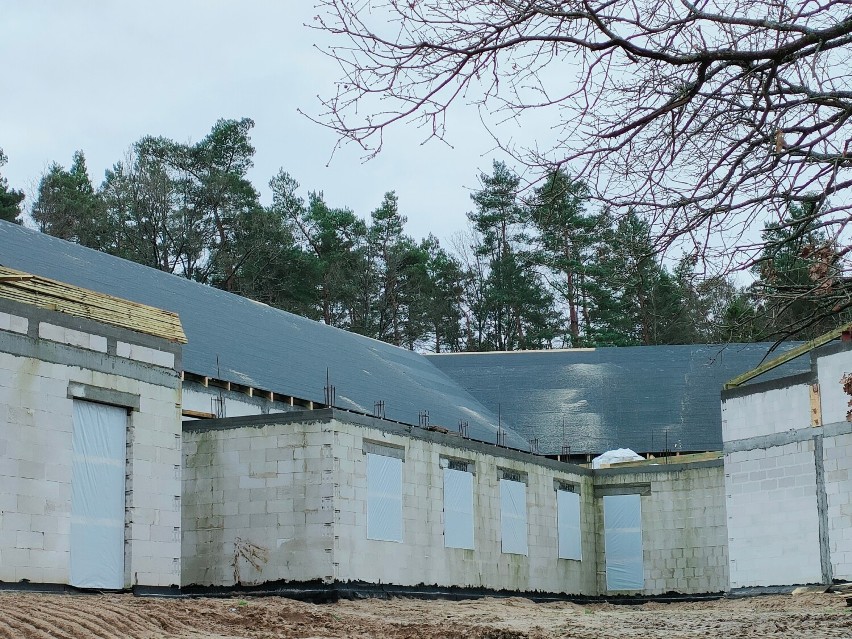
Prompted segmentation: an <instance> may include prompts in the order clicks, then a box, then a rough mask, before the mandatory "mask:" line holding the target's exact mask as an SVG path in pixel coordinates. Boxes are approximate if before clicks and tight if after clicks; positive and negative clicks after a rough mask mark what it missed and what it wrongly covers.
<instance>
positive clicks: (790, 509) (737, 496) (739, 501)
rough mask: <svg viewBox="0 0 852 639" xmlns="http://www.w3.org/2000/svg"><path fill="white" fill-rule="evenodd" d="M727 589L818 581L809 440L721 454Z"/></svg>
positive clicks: (816, 520) (814, 472)
mask: <svg viewBox="0 0 852 639" xmlns="http://www.w3.org/2000/svg"><path fill="white" fill-rule="evenodd" d="M725 493H726V508H727V518H728V554H729V569H730V585H731V588H744V587H756V586H783V585H792V584H807V583H818V582H820V581H821V580H822V572H821V567H820V566H821V564H820V544H819V516H818V512H817V497H816V469H815V464H814V442H813V441H812V440H806V441H803V442H795V443H791V444H786V445H783V446H774V447H769V448H757V449H753V450H745V451H738V452H730V453H727V454H726V455H725Z"/></svg>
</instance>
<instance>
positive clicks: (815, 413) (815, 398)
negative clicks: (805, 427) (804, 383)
mask: <svg viewBox="0 0 852 639" xmlns="http://www.w3.org/2000/svg"><path fill="white" fill-rule="evenodd" d="M808 398H809V399H810V402H811V426H822V401H821V399H820V394H819V384H818V383H813V384H811V385H810V389H809V391H808Z"/></svg>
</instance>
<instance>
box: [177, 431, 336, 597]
mask: <svg viewBox="0 0 852 639" xmlns="http://www.w3.org/2000/svg"><path fill="white" fill-rule="evenodd" d="M333 440H334V434H333V432H332V430H331V428H330V427H329V425H328V424H322V423H319V422H314V423H312V424H307V425H304V424H296V425H293V424H271V425H268V426H260V427H244V428H231V429H221V430H185V431H184V438H183V441H184V446H183V447H184V459H183V495H184V499H183V516H182V530H183V542H182V554H181V556H182V558H183V564H182V569H181V579H182V583H183V585H200V586H230V585H234V584H237V583H240V584H247V585H251V584H260V583H264V582H269V581H279V580H281V581H293V582H301V581H310V580H315V579H321V580H325V581H330V580H332V578H333V567H332V550H333V525H334V513H333V509H332V505H333V502H332V499H333V493H334V486H333V474H332V473H333V460H332V457H331V454H330V451H331V447H332V443H333Z"/></svg>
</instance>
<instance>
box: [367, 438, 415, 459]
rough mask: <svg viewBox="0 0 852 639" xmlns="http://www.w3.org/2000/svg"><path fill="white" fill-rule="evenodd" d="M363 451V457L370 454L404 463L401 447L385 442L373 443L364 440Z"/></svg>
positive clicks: (403, 452) (403, 453)
mask: <svg viewBox="0 0 852 639" xmlns="http://www.w3.org/2000/svg"><path fill="white" fill-rule="evenodd" d="M363 451H364V454H365V455H366V454H367V453H370V454H371V455H383V456H385V457H394V458H395V459H399V460H401V461H405V448H404V447H402V446H394V445H393V444H387V443H385V442H374V441H369V440H367V439H365V440H364V442H363Z"/></svg>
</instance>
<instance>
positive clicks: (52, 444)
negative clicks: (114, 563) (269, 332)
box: [0, 327, 181, 586]
mask: <svg viewBox="0 0 852 639" xmlns="http://www.w3.org/2000/svg"><path fill="white" fill-rule="evenodd" d="M59 328H61V327H59ZM66 337H67V334H66ZM93 337H102V336H93ZM28 339H29V338H28ZM102 339H103V340H104V343H105V341H106V338H102ZM93 343H94V344H96V345H97V344H99V343H100V342H99V340H94V341H93V340H91V339H90V340H89V345H90V346H91V345H92V344H93ZM68 345H69V346H71V344H68ZM70 350H71V349H70V348H69V351H70ZM104 350H106V349H105V348H104ZM104 357H105V358H109V357H110V356H107V355H104ZM69 383H79V384H88V385H93V386H98V387H99V388H101V389H106V390H112V391H120V392H123V393H130V394H133V395H137V396H139V398H140V410H139V411H133V412H132V413H131V419H130V424H131V427H130V432H129V435H130V440H129V442H128V444H129V445H128V451H129V454H130V459H129V460H128V470H133V471H134V472H135V473H136V474H135V476H131V477H130V478H129V481H128V486H127V488H128V493H127V496H126V509H127V512H126V520H127V528H126V537H125V541H126V547H127V555H126V564H125V569H126V577H125V581H126V583H125V585H126V586H131V585H137V584H138V585H146V586H171V585H173V584H177V583H178V582H179V575H176V574H175V573H174V561H175V559H176V558H179V557H180V541H179V538H176V536H175V530H174V529H175V527H176V526H177V527H179V526H180V513H179V508H180V505H179V503H178V504H177V509H178V510H177V511H176V509H175V508H176V506H175V501H174V497H175V496H176V495H180V476H179V471H180V463H181V459H180V439H179V433H180V419H179V413H180V405H179V402H180V389H179V381H178V378H177V377H176V376H175V377H174V381H173V385H172V386H171V387H165V386H159V385H157V384H151V383H146V382H142V381H139V380H136V379H131V378H129V377H124V376H121V375H118V374H112V373H103V372H97V371H93V370H89V369H86V368H83V367H80V366H68V365H63V364H56V363H51V362H46V361H42V360H38V359H34V358H30V357H22V356H17V355H12V354H10V353H5V352H4V353H0V511H2V514H0V554H2V561H0V581H11V582H16V581H20V580H23V579H27V580H29V581H31V582H50V583H60V584H66V583H68V577H69V575H68V562H69V551H70V547H69V533H70V518H71V510H70V506H71V454H72V451H71V434H72V402H73V400H72V399H70V398H69V397H68V387H69ZM134 439H137V440H143V441H148V442H150V443H147V444H138V445H137V444H134V442H133V440H134ZM152 539H163V540H164V541H158V542H156V543H155V542H152V541H151V540H152Z"/></svg>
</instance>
